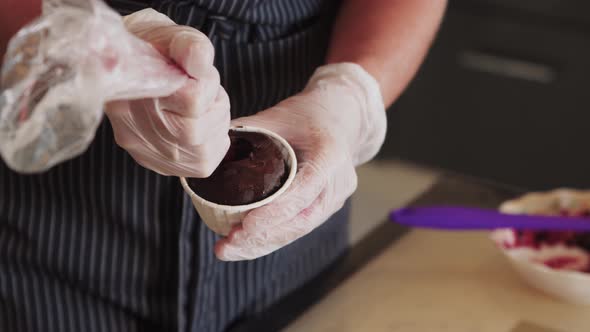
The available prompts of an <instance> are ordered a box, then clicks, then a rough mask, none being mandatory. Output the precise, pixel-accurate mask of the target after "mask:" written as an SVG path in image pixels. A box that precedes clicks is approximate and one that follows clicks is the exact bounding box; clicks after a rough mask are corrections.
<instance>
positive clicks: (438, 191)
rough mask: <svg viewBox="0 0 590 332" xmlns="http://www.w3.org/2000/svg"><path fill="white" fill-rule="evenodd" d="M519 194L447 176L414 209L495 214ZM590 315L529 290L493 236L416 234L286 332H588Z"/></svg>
mask: <svg viewBox="0 0 590 332" xmlns="http://www.w3.org/2000/svg"><path fill="white" fill-rule="evenodd" d="M520 192H521V191H520V190H518V189H514V188H504V187H499V186H497V185H494V184H489V183H483V182H479V181H476V180H473V179H467V178H463V177H458V176H451V175H448V176H444V177H443V178H442V180H441V181H439V182H438V183H437V184H436V185H434V186H433V187H432V188H431V189H430V190H429V191H428V192H426V193H425V194H424V195H422V196H421V197H420V198H418V199H417V200H416V201H415V202H414V203H413V204H411V205H428V204H465V205H471V206H479V207H487V208H495V207H496V206H498V204H499V203H500V202H502V201H503V200H505V199H507V198H510V197H513V196H515V195H518V194H519V193H520ZM589 313H590V307H583V306H576V305H571V304H567V303H562V302H560V301H558V300H555V299H553V298H551V297H549V296H546V295H544V294H542V293H541V292H539V291H537V290H535V289H532V288H531V287H529V286H527V285H526V284H524V283H523V282H522V281H521V279H520V278H519V277H518V275H516V273H514V272H513V271H512V270H511V268H510V266H509V264H508V262H507V261H506V259H505V258H504V257H503V256H502V254H501V253H500V252H499V251H498V250H497V249H496V248H495V246H494V244H493V243H492V241H491V240H489V238H488V234H487V233H486V232H441V231H432V230H415V231H411V232H410V233H409V234H407V235H406V236H404V237H402V238H401V239H400V240H398V241H397V242H395V243H393V244H391V245H390V246H389V247H387V248H386V249H385V250H384V251H383V252H382V253H381V254H380V255H378V256H377V257H376V258H374V259H373V260H372V261H371V262H370V263H368V264H367V265H366V267H364V268H363V269H362V270H360V271H358V272H357V273H355V274H354V275H353V276H352V277H351V278H349V279H348V280H346V281H345V282H344V283H342V285H341V286H340V287H338V288H337V289H336V290H335V291H333V292H331V293H330V294H329V295H328V296H327V297H325V298H324V299H323V300H322V301H321V302H319V303H317V304H316V305H314V306H313V307H312V308H311V309H309V310H308V311H307V312H306V313H305V314H304V315H303V316H301V317H299V319H298V320H297V321H295V322H294V323H293V324H292V325H290V326H289V327H288V328H287V329H286V330H285V331H286V332H303V331H305V332H309V331H326V332H329V331H334V332H336V331H338V332H346V331H351V332H352V331H355V332H356V331H376V332H378V331H388V332H393V331H400V332H430V331H432V332H443V331H452V332H475V331H477V332H512V331H514V332H521V331H522V332H545V331H547V332H551V331H562V332H583V331H588V329H589V326H590V315H589Z"/></svg>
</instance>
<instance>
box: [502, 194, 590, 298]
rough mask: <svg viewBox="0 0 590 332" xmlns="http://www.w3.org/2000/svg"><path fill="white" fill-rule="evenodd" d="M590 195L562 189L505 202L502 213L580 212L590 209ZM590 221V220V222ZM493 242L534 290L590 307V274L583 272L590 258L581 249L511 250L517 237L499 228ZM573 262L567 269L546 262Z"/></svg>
mask: <svg viewBox="0 0 590 332" xmlns="http://www.w3.org/2000/svg"><path fill="white" fill-rule="evenodd" d="M589 197H590V192H588V191H577V190H568V189H559V190H554V191H551V192H546V193H530V194H527V195H524V196H523V197H521V198H519V199H516V200H512V201H508V202H505V203H504V204H502V206H501V207H500V211H502V212H504V213H513V214H525V213H526V214H543V215H553V214H558V213H559V212H560V210H564V209H565V210H569V211H579V210H580V209H585V208H587V207H589V206H590V199H589ZM589 222H590V220H589ZM491 238H492V240H493V241H494V242H495V243H496V245H497V246H498V248H500V250H501V251H502V252H503V253H504V255H505V256H506V257H507V258H508V260H509V262H510V264H511V265H512V267H513V268H514V270H515V271H516V272H517V273H518V274H519V275H520V276H521V277H522V278H523V280H524V281H525V282H527V283H528V284H530V285H531V286H532V287H534V288H536V289H538V290H541V291H542V292H544V293H546V294H549V295H551V296H553V297H555V298H558V299H561V300H563V301H566V302H570V303H575V304H580V305H590V274H589V273H585V272H580V270H584V269H586V268H587V267H588V266H589V264H590V255H589V254H588V253H587V252H586V251H585V250H582V249H580V248H573V247H566V246H564V245H551V246H550V245H543V246H542V247H540V248H538V249H535V248H528V247H516V248H514V247H511V244H513V243H514V241H515V234H514V231H513V230H510V229H499V230H496V231H493V232H492V234H491ZM556 257H559V258H567V259H568V260H571V261H570V263H569V264H567V266H566V267H565V268H564V269H554V268H551V267H548V266H547V265H545V264H544V263H543V262H545V261H547V260H548V259H551V258H556Z"/></svg>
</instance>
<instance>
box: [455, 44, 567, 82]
mask: <svg viewBox="0 0 590 332" xmlns="http://www.w3.org/2000/svg"><path fill="white" fill-rule="evenodd" d="M458 62H459V64H460V65H461V66H463V67H465V68H467V69H470V70H475V71H479V72H485V73H491V74H496V75H501V76H506V77H511V78H517V79H521V80H526V81H532V82H537V83H543V84H549V83H552V82H553V81H554V80H555V77H556V76H557V73H556V71H555V69H553V68H551V67H550V66H548V65H545V64H541V63H535V62H531V61H526V60H520V59H515V58H509V57H505V56H500V55H496V54H489V53H482V52H477V51H464V52H462V53H460V54H459V56H458Z"/></svg>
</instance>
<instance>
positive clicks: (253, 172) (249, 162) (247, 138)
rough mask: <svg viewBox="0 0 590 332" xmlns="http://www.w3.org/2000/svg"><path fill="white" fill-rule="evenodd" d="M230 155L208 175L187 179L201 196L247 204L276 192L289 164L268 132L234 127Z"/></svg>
mask: <svg viewBox="0 0 590 332" xmlns="http://www.w3.org/2000/svg"><path fill="white" fill-rule="evenodd" d="M229 136H230V139H231V146H230V148H229V151H228V152H227V155H226V156H225V158H224V159H223V161H222V162H221V164H220V165H219V167H217V169H216V170H215V172H213V174H211V176H210V177H208V178H203V179H198V178H191V179H188V180H187V182H188V184H189V186H190V187H191V189H192V190H193V191H194V192H195V193H196V194H197V195H199V196H200V197H202V198H204V199H206V200H208V201H210V202H213V203H216V204H221V205H246V204H251V203H254V202H258V201H261V200H263V199H265V198H267V197H269V196H270V195H272V194H274V193H275V192H276V191H277V190H278V189H279V188H280V187H281V186H282V184H283V183H284V182H285V180H286V179H287V175H288V174H289V167H288V165H287V162H286V161H285V156H284V155H283V153H282V152H281V149H280V148H279V146H278V145H277V144H276V143H275V141H273V140H272V139H271V138H270V137H268V136H267V135H264V134H261V133H257V132H245V131H235V130H231V131H230V133H229Z"/></svg>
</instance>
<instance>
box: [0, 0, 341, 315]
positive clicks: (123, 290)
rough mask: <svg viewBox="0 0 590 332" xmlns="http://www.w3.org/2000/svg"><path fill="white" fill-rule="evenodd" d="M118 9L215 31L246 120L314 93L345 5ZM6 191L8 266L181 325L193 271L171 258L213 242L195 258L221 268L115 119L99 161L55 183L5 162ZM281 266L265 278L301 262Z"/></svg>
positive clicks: (177, 191) (177, 195)
mask: <svg viewBox="0 0 590 332" xmlns="http://www.w3.org/2000/svg"><path fill="white" fill-rule="evenodd" d="M107 2H108V3H109V4H110V5H111V6H113V7H114V8H116V9H118V10H119V12H120V13H122V14H128V13H130V12H133V11H137V10H141V9H144V8H146V7H148V6H150V7H153V8H155V9H156V10H158V11H161V12H163V13H165V14H167V15H168V16H170V17H171V18H172V19H173V20H175V21H176V22H177V23H178V24H183V25H190V26H194V27H197V28H199V29H201V30H202V31H203V32H205V33H206V34H207V35H208V36H209V37H210V38H211V40H212V42H213V44H214V46H215V49H216V58H215V65H216V67H217V68H218V70H219V72H220V75H221V81H222V85H223V86H224V88H225V89H226V90H227V92H228V94H229V96H230V101H231V110H232V117H233V118H236V117H240V116H246V115H250V114H254V113H256V112H258V111H261V110H263V109H265V108H267V107H270V106H272V105H274V104H276V103H277V102H279V101H280V100H282V99H284V98H286V97H288V96H290V95H293V94H295V93H297V92H298V91H300V90H301V89H302V88H303V87H304V85H305V83H306V81H307V79H308V78H309V77H310V76H311V74H312V73H313V71H314V70H315V68H317V67H318V66H320V65H321V64H322V63H323V61H324V56H325V51H326V48H327V45H328V44H329V34H330V31H329V30H330V29H329V27H330V20H331V18H330V17H325V16H324V15H323V14H322V9H323V8H327V7H326V5H327V3H328V2H330V3H333V2H334V1H322V0H221V1H205V0H186V1H180V0H179V1H172V0H159V1H158V0H156V1H149V2H148V3H146V1H139V0H137V1H135V0H112V1H107ZM329 13H333V12H329ZM0 184H1V185H0V261H1V260H2V259H8V260H9V261H18V262H19V264H25V265H30V266H36V267H41V268H42V269H44V270H46V271H47V272H48V273H50V274H51V275H56V276H60V278H63V279H65V280H68V281H69V282H71V283H72V284H73V285H74V286H75V287H80V288H82V289H85V290H87V291H88V292H90V293H92V294H98V295H99V296H100V297H102V298H105V299H107V300H109V301H114V302H117V303H118V305H120V306H123V307H126V308H130V310H132V311H136V312H138V313H140V314H141V315H145V316H154V315H161V316H162V317H168V318H167V319H176V317H175V316H174V313H175V310H176V309H177V304H178V302H179V301H180V300H179V299H178V298H177V297H176V294H175V292H173V291H171V290H170V289H169V288H170V287H171V285H175V286H177V285H178V282H179V280H181V279H182V278H183V276H182V274H183V273H184V272H183V269H182V268H181V267H180V266H179V265H182V262H181V261H179V260H175V259H170V258H171V257H179V256H180V257H181V258H180V260H182V259H183V258H182V257H183V253H182V250H183V249H182V248H180V247H181V246H179V243H182V240H183V238H184V237H199V238H201V240H202V242H206V243H205V244H203V245H201V247H200V248H201V250H202V251H203V252H202V253H194V255H201V256H202V257H201V258H200V259H199V262H198V265H199V267H198V268H199V269H206V268H207V265H211V266H212V265H213V264H215V262H214V259H213V258H211V257H210V256H211V250H212V247H213V243H214V240H215V235H213V234H202V235H195V232H200V230H199V229H201V228H200V227H201V226H200V225H198V224H197V223H198V216H197V215H196V213H195V211H194V209H193V208H192V204H191V203H190V199H189V198H188V197H187V196H186V195H185V194H184V192H183V190H182V187H181V186H180V184H179V181H178V179H177V178H174V177H163V176H160V175H158V174H156V173H154V172H151V171H149V170H146V169H145V168H143V167H141V166H139V165H138V164H137V163H135V162H134V160H133V159H132V158H131V157H130V156H129V154H127V153H126V152H125V151H124V150H123V149H121V148H119V147H118V146H117V145H116V143H115V141H114V139H113V132H112V128H111V126H110V124H109V123H108V121H107V120H106V119H105V120H104V121H103V123H102V125H101V126H100V127H99V129H98V131H97V133H96V138H95V140H94V142H93V143H92V145H91V146H90V148H89V149H88V151H86V152H85V153H84V154H83V155H81V156H80V157H78V158H75V159H73V160H70V161H68V162H65V163H63V164H61V165H58V166H56V167H54V168H53V169H51V170H49V171H48V172H46V173H43V174H38V175H21V174H17V173H15V172H13V171H11V170H10V169H8V168H7V167H6V165H5V164H4V163H3V162H1V161H0ZM311 249H312V248H311V246H310V250H311ZM187 259H188V258H187ZM272 262H274V263H272V264H269V263H268V261H266V262H264V261H263V260H261V262H260V264H263V265H264V264H266V265H264V266H265V267H264V268H265V269H267V270H265V271H266V272H264V273H267V272H268V273H273V271H275V270H281V269H284V268H286V266H287V265H288V264H289V262H290V260H289V259H287V258H285V259H284V260H276V259H275V260H272ZM277 264H279V265H281V266H282V267H281V266H279V265H277ZM0 268H1V267H0ZM209 268H210V269H213V268H212V267H209ZM213 270H214V269H213ZM270 277H271V276H268V278H270ZM128 285H134V286H133V287H131V288H129V287H128ZM251 292H256V289H252V290H251ZM121 294H125V296H121Z"/></svg>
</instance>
